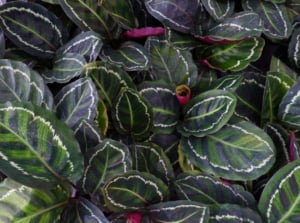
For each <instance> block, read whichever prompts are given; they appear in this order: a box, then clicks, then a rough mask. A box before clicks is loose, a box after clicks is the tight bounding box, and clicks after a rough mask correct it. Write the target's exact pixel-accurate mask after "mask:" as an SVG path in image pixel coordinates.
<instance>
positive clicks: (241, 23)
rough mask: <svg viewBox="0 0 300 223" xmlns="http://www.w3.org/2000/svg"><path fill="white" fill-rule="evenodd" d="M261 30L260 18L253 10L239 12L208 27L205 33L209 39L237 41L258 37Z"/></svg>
mask: <svg viewBox="0 0 300 223" xmlns="http://www.w3.org/2000/svg"><path fill="white" fill-rule="evenodd" d="M262 31H263V26H262V20H261V19H260V17H259V15H258V14H256V13H255V12H249V11H248V12H246V11H243V12H239V13H236V14H234V15H232V16H231V17H229V18H226V19H224V20H223V21H222V22H221V23H220V24H218V25H216V26H214V27H212V28H210V29H209V30H208V32H207V35H208V37H209V39H211V41H228V42H230V41H238V40H243V39H246V38H249V37H253V36H257V37H259V36H260V35H261V33H262Z"/></svg>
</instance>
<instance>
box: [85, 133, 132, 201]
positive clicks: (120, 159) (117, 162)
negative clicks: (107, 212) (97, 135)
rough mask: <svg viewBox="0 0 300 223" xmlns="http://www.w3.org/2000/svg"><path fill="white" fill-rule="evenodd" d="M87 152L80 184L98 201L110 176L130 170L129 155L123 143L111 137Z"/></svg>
mask: <svg viewBox="0 0 300 223" xmlns="http://www.w3.org/2000/svg"><path fill="white" fill-rule="evenodd" d="M87 153H88V160H87V161H86V165H85V166H86V167H85V170H84V173H83V178H82V183H81V185H80V186H81V187H82V189H83V191H84V192H85V193H87V194H89V195H90V196H91V197H92V200H93V201H95V202H96V201H98V202H99V200H100V197H102V193H103V192H102V189H103V186H104V184H106V183H107V182H108V181H109V180H110V179H111V178H112V177H114V176H116V175H118V174H122V173H126V172H128V171H129V170H132V161H131V155H130V152H129V149H128V148H127V146H126V145H125V144H123V143H121V142H118V141H115V140H112V139H104V140H103V142H101V143H100V144H98V145H97V146H96V147H94V148H93V149H92V150H90V151H88V152H87Z"/></svg>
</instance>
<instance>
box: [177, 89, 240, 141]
mask: <svg viewBox="0 0 300 223" xmlns="http://www.w3.org/2000/svg"><path fill="white" fill-rule="evenodd" d="M235 106H236V97H235V96H234V95H233V94H232V93H230V92H228V91H223V90H211V91H206V92H204V93H202V94H199V95H197V96H196V97H194V98H193V99H191V100H190V101H189V102H188V104H187V105H186V106H185V107H184V109H183V111H182V113H183V121H182V123H181V124H180V125H179V126H178V128H177V130H178V131H179V132H180V133H181V134H182V135H184V136H191V135H193V136H197V137H202V136H205V135H207V134H212V133H215V132H217V131H218V130H219V129H221V128H222V127H223V126H224V125H225V124H226V123H227V122H228V120H229V119H230V117H231V116H232V115H233V113H234V109H235Z"/></svg>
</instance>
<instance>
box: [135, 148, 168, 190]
mask: <svg viewBox="0 0 300 223" xmlns="http://www.w3.org/2000/svg"><path fill="white" fill-rule="evenodd" d="M132 160H133V169H135V170H138V171H140V172H148V173H151V174H153V175H154V176H156V177H158V178H160V179H161V180H163V181H164V182H165V183H166V184H167V185H170V184H171V182H172V180H173V178H174V172H173V169H172V165H171V163H170V160H169V158H168V157H167V156H166V154H165V152H164V151H163V149H162V148H161V147H159V146H157V145H155V144H153V143H138V144H135V145H134V147H133V149H132Z"/></svg>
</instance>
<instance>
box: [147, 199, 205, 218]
mask: <svg viewBox="0 0 300 223" xmlns="http://www.w3.org/2000/svg"><path fill="white" fill-rule="evenodd" d="M147 211H148V213H149V216H150V219H151V222H154V223H155V222H156V223H158V222H199V223H208V221H209V208H208V207H207V206H205V205H203V204H201V203H198V202H193V201H186V200H182V201H181V200H178V201H169V202H163V203H159V204H154V205H151V206H150V207H148V209H147Z"/></svg>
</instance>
